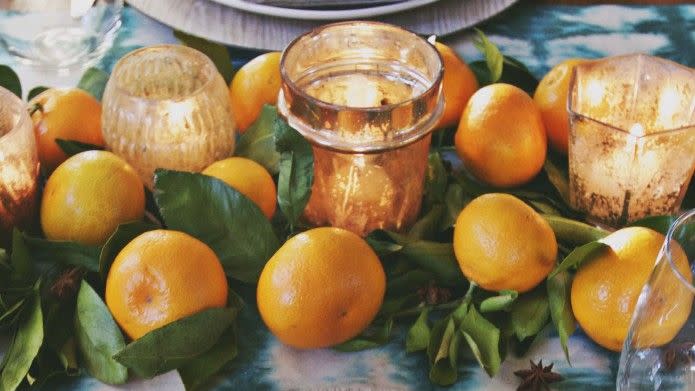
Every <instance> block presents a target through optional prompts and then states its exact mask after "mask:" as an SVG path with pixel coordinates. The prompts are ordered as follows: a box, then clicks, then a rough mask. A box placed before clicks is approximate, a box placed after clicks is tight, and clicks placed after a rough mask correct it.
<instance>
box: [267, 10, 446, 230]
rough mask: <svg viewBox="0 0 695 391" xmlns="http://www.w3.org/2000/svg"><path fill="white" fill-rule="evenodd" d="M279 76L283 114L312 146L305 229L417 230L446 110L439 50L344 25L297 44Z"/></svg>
mask: <svg viewBox="0 0 695 391" xmlns="http://www.w3.org/2000/svg"><path fill="white" fill-rule="evenodd" d="M280 73H281V75H282V82H283V84H282V89H281V91H280V94H279V97H278V109H279V111H280V113H281V114H282V116H284V117H285V118H286V119H287V121H288V122H289V124H290V125H291V126H292V127H293V128H295V129H297V131H299V132H300V133H301V134H302V135H303V136H304V137H305V138H306V139H307V140H308V141H309V142H311V144H312V146H313V153H314V184H313V187H312V193H311V198H310V199H309V202H308V204H307V207H306V209H305V211H304V219H305V220H306V221H307V222H308V223H310V224H312V225H317V226H321V225H331V226H334V227H341V228H345V229H348V230H350V231H353V232H355V233H357V234H359V235H366V234H368V233H369V232H370V231H372V230H375V229H389V230H395V231H403V230H405V229H407V228H408V227H409V226H410V225H412V223H413V222H414V221H415V220H416V218H417V216H418V213H419V211H420V203H421V200H422V192H423V182H424V176H425V169H426V166H427V154H428V150H429V145H430V139H431V131H432V129H433V128H434V125H435V124H436V122H437V120H438V119H439V117H440V116H441V113H442V110H443V98H442V97H441V81H442V61H441V58H440V57H439V54H438V52H437V50H436V49H435V48H434V46H433V45H432V44H430V43H429V42H427V41H425V40H424V39H422V38H420V37H418V36H417V35H415V34H413V33H411V32H408V31H405V30H403V29H401V28H398V27H396V26H392V25H388V24H383V23H377V22H343V23H335V24H330V25H326V26H323V27H319V28H317V29H315V30H313V31H311V32H309V33H307V34H305V35H302V36H300V37H299V38H297V39H296V40H294V41H293V42H292V43H291V44H290V45H289V46H288V47H287V48H286V49H285V51H284V53H283V55H282V60H281V63H280Z"/></svg>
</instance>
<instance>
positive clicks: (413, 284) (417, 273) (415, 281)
mask: <svg viewBox="0 0 695 391" xmlns="http://www.w3.org/2000/svg"><path fill="white" fill-rule="evenodd" d="M433 278H434V275H433V274H432V273H431V272H428V271H424V270H419V269H415V270H409V271H407V272H405V273H403V274H401V275H399V276H397V277H389V278H388V279H387V280H386V294H387V295H389V296H394V295H403V294H407V293H412V292H414V291H415V289H417V288H419V287H422V286H424V285H426V284H427V283H428V282H429V281H431V280H432V279H433Z"/></svg>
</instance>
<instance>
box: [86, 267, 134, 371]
mask: <svg viewBox="0 0 695 391" xmlns="http://www.w3.org/2000/svg"><path fill="white" fill-rule="evenodd" d="M75 337H76V338H77V345H78V347H79V349H80V353H81V354H82V361H83V364H84V366H85V367H86V368H87V371H89V374H90V375H92V376H94V377H95V378H97V379H99V380H100V381H102V382H104V383H108V384H122V383H125V382H126V381H127V380H128V369H127V368H126V367H124V366H123V365H121V364H119V363H118V362H117V361H116V360H114V359H113V355H114V354H116V353H118V352H119V351H121V350H122V349H123V348H124V347H125V340H124V339H123V334H122V333H121V330H120V329H119V328H118V326H117V325H116V322H115V321H114V320H113V317H112V316H111V313H110V312H109V309H108V308H106V304H104V302H103V301H102V300H101V298H100V297H99V295H98V294H97V293H96V292H95V291H94V289H92V287H91V286H89V284H88V283H87V282H85V281H84V280H83V281H82V284H81V285H80V291H79V293H78V294H77V308H76V310H75Z"/></svg>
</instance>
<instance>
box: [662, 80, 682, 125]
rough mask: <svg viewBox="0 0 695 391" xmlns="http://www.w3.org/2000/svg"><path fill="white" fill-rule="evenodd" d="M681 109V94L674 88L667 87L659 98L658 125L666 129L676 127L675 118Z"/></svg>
mask: <svg viewBox="0 0 695 391" xmlns="http://www.w3.org/2000/svg"><path fill="white" fill-rule="evenodd" d="M680 109H681V99H680V94H679V93H678V91H676V90H675V89H674V88H673V87H671V86H668V87H665V88H664V89H663V90H662V91H661V97H660V98H659V109H658V117H657V119H656V123H657V124H659V125H661V126H662V127H664V128H670V127H674V118H675V117H676V115H677V114H678V112H679V111H680Z"/></svg>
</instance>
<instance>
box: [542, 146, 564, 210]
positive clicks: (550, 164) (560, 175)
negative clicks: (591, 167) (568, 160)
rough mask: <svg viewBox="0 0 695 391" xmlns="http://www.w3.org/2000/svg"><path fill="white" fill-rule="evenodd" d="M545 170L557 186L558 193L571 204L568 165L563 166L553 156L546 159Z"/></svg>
mask: <svg viewBox="0 0 695 391" xmlns="http://www.w3.org/2000/svg"><path fill="white" fill-rule="evenodd" d="M543 170H544V171H545V174H546V175H547V176H548V180H549V181H550V184H552V185H553V187H555V190H557V192H558V194H559V195H560V197H561V198H562V200H563V201H564V202H565V203H566V204H567V205H569V204H570V184H569V174H568V173H567V167H563V166H561V165H560V164H558V163H556V162H555V161H554V159H553V158H552V157H551V156H548V158H547V159H545V163H544V164H543Z"/></svg>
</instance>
